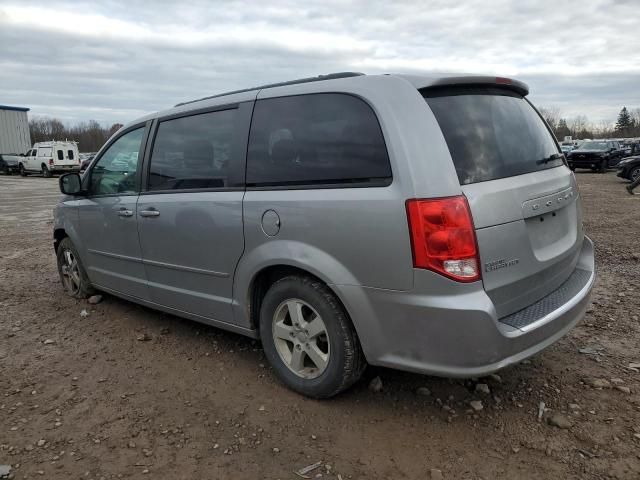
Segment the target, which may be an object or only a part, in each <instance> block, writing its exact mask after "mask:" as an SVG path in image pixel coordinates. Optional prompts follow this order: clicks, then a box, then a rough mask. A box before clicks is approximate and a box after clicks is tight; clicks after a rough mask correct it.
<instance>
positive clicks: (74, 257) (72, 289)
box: [56, 237, 95, 298]
mask: <svg viewBox="0 0 640 480" xmlns="http://www.w3.org/2000/svg"><path fill="white" fill-rule="evenodd" d="M56 257H57V260H58V274H59V275H60V281H61V282H62V287H63V288H64V291H65V292H66V294H67V295H69V296H70V297H73V298H87V297H90V296H91V295H93V294H94V293H95V290H94V289H93V287H91V282H90V281H89V277H88V275H87V272H86V271H85V269H84V266H83V265H82V261H81V260H80V256H79V255H78V251H77V250H76V247H75V245H74V244H73V242H72V241H71V240H70V239H69V237H66V238H63V239H62V240H61V241H60V244H59V245H58V250H57V251H56Z"/></svg>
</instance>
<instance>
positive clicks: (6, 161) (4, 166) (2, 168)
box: [0, 153, 22, 175]
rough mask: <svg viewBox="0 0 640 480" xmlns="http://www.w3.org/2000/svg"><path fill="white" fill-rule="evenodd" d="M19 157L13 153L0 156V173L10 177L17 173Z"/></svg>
mask: <svg viewBox="0 0 640 480" xmlns="http://www.w3.org/2000/svg"><path fill="white" fill-rule="evenodd" d="M20 158H22V157H20V155H16V154H14V153H10V154H6V153H3V154H0V173H3V174H5V175H11V174H13V173H18V164H19V163H20Z"/></svg>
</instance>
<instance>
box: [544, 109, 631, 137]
mask: <svg viewBox="0 0 640 480" xmlns="http://www.w3.org/2000/svg"><path fill="white" fill-rule="evenodd" d="M538 110H540V114H541V115H542V116H543V117H544V119H545V120H546V121H547V123H548V124H549V126H550V127H551V129H552V130H553V133H555V135H556V138H557V139H558V140H560V141H562V140H563V139H564V137H566V136H571V137H573V138H574V139H584V138H628V137H640V108H633V109H627V107H622V109H621V110H620V113H619V114H618V120H617V121H616V123H615V125H612V124H611V123H610V122H608V121H606V120H601V121H600V122H599V123H598V124H593V123H591V122H589V119H588V118H587V117H586V116H585V115H578V116H576V117H573V118H566V117H563V116H562V115H561V113H560V109H558V108H545V107H542V108H539V109H538Z"/></svg>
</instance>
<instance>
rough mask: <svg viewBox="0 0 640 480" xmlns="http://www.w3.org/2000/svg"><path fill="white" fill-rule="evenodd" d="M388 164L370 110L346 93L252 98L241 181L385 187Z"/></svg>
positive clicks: (380, 136) (388, 179)
mask: <svg viewBox="0 0 640 480" xmlns="http://www.w3.org/2000/svg"><path fill="white" fill-rule="evenodd" d="M390 181H391V166H390V164H389V157H388V155H387V149H386V146H385V143H384V139H383V137H382V131H381V129H380V125H379V124H378V119H377V118H376V116H375V113H374V112H373V110H372V109H371V107H369V105H367V104H366V103H365V102H364V101H363V100H361V99H359V98H357V97H354V96H352V95H346V94H339V93H318V94H309V95H298V96H291V97H279V98H270V99H264V100H259V101H257V102H256V105H255V110H254V112H253V120H252V122H251V134H250V138H249V155H248V157H247V185H249V186H298V185H299V186H304V185H338V184H349V185H352V184H357V185H360V186H363V185H388V184H389V183H390Z"/></svg>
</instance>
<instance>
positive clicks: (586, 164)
mask: <svg viewBox="0 0 640 480" xmlns="http://www.w3.org/2000/svg"><path fill="white" fill-rule="evenodd" d="M622 154H623V153H622V150H620V148H619V145H618V142H613V141H609V140H591V141H589V142H584V143H583V144H582V145H580V146H579V147H578V148H576V149H575V150H573V151H571V152H569V153H568V154H567V163H568V164H569V167H570V168H571V170H575V169H576V168H590V169H591V170H593V171H594V172H596V171H599V172H603V173H604V172H606V171H607V168H609V167H614V166H616V165H617V164H618V162H619V161H620V159H621V158H622Z"/></svg>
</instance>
